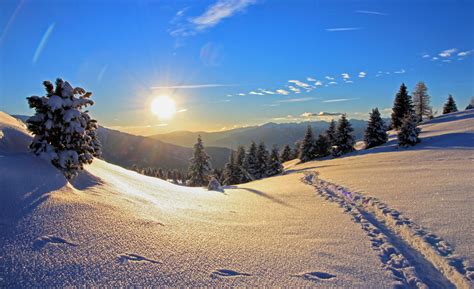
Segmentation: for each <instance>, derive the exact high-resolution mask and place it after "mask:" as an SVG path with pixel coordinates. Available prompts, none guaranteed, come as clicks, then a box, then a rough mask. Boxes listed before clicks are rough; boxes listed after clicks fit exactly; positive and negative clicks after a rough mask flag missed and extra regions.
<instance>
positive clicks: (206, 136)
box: [150, 119, 367, 149]
mask: <svg viewBox="0 0 474 289" xmlns="http://www.w3.org/2000/svg"><path fill="white" fill-rule="evenodd" d="M350 121H351V123H352V127H353V128H354V135H355V137H356V139H358V140H359V139H362V137H363V135H364V130H365V127H366V123H367V122H366V121H363V120H356V119H351V120H350ZM308 125H311V127H312V128H313V131H314V132H315V133H316V134H319V133H322V132H323V131H325V130H326V129H327V127H328V123H327V122H325V121H314V122H301V123H278V124H277V123H267V124H264V125H259V126H251V127H245V128H238V129H233V130H227V131H222V132H189V131H177V132H170V133H166V134H158V135H153V136H150V137H151V138H153V139H158V140H161V141H164V142H167V143H172V144H175V145H180V146H185V147H192V146H193V144H194V142H195V140H196V138H197V136H198V135H201V136H202V138H203V141H204V142H205V143H206V144H208V145H210V146H217V147H227V148H232V149H235V148H236V147H237V146H238V145H244V146H246V147H247V146H249V145H250V143H251V142H252V141H255V142H260V141H264V142H265V144H266V145H267V147H272V146H273V145H277V146H279V147H283V146H284V145H287V144H289V145H291V146H293V145H294V143H295V142H297V141H299V140H301V139H302V138H303V136H304V133H305V131H306V128H307V126H308Z"/></svg>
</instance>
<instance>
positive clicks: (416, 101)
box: [413, 81, 433, 122]
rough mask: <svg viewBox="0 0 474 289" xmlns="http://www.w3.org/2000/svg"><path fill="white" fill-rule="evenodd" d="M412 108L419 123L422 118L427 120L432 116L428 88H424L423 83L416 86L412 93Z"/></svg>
mask: <svg viewBox="0 0 474 289" xmlns="http://www.w3.org/2000/svg"><path fill="white" fill-rule="evenodd" d="M413 108H414V111H415V115H416V116H417V117H418V120H419V121H420V122H421V121H423V117H424V118H425V119H429V118H431V117H432V116H433V111H432V108H431V106H430V96H429V94H428V87H426V85H425V83H424V82H423V81H420V82H418V83H417V84H416V87H415V91H414V92H413Z"/></svg>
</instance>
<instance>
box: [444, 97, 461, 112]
mask: <svg viewBox="0 0 474 289" xmlns="http://www.w3.org/2000/svg"><path fill="white" fill-rule="evenodd" d="M456 111H458V107H457V106H456V102H455V101H454V98H453V96H452V95H451V94H450V95H449V96H448V101H447V102H446V103H445V104H444V107H443V114H447V113H451V112H456Z"/></svg>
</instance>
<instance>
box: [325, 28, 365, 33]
mask: <svg viewBox="0 0 474 289" xmlns="http://www.w3.org/2000/svg"><path fill="white" fill-rule="evenodd" d="M360 29H362V27H338V28H326V31H328V32H341V31H354V30H360Z"/></svg>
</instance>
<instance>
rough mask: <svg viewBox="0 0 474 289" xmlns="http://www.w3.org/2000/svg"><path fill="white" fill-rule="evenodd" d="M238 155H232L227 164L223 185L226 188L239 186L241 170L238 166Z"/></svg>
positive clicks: (232, 153)
mask: <svg viewBox="0 0 474 289" xmlns="http://www.w3.org/2000/svg"><path fill="white" fill-rule="evenodd" d="M235 156H236V154H235V153H234V152H231V153H230V157H229V162H228V163H226V164H225V167H224V172H223V181H222V183H223V184H224V185H226V186H228V185H235V184H238V183H239V181H240V178H239V173H240V169H239V167H238V166H237V164H236V159H235Z"/></svg>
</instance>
